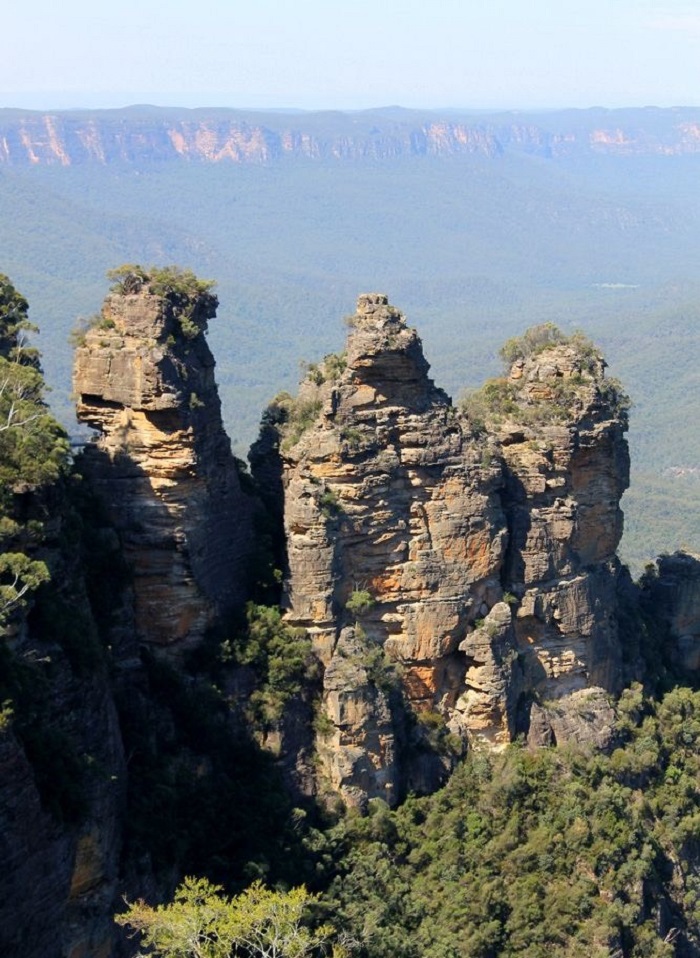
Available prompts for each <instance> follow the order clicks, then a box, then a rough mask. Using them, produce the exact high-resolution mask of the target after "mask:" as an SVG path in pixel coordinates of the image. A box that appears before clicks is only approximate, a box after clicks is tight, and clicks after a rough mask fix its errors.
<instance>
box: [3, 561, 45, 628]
mask: <svg viewBox="0 0 700 958" xmlns="http://www.w3.org/2000/svg"><path fill="white" fill-rule="evenodd" d="M48 580H49V570H48V568H47V566H46V563H45V562H41V561H39V560H37V559H30V558H29V556H27V555H25V554H24V553H23V552H4V553H2V554H0V635H2V633H3V626H4V623H5V621H6V619H7V616H8V615H9V613H10V612H12V610H13V609H16V608H18V607H19V606H22V605H25V603H26V599H25V596H26V595H27V593H29V592H33V591H34V590H35V589H38V588H39V586H40V585H41V584H42V583H43V582H48Z"/></svg>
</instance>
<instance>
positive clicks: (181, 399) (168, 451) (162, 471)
mask: <svg viewBox="0 0 700 958" xmlns="http://www.w3.org/2000/svg"><path fill="white" fill-rule="evenodd" d="M216 306H217V300H216V297H215V296H214V295H213V294H212V293H211V292H210V291H209V285H208V284H206V283H202V282H201V281H198V280H196V278H195V277H194V276H192V275H191V274H187V273H180V272H178V271H176V270H163V271H160V272H153V273H152V274H150V275H148V274H146V273H145V272H144V271H142V270H140V269H133V270H130V269H128V268H127V269H126V270H125V271H122V273H121V275H120V276H119V277H118V282H117V284H116V286H115V287H113V290H112V292H111V294H110V295H109V296H108V297H107V299H106V301H105V303H104V306H103V307H102V311H101V313H100V315H99V316H98V317H96V319H95V321H94V323H93V324H92V325H91V328H89V329H87V331H85V333H84V336H83V341H82V343H81V344H80V345H79V346H78V348H77V349H76V356H75V369H74V380H73V386H74V392H75V393H76V395H77V397H78V398H77V415H78V419H79V420H80V421H81V422H83V423H86V424H87V425H89V426H90V427H91V428H93V429H95V430H96V431H97V438H96V440H95V441H94V442H91V443H88V445H87V446H86V448H85V454H84V457H83V459H84V464H83V470H84V472H85V473H86V475H88V476H89V478H90V480H91V482H92V483H94V484H95V486H96V488H97V489H98V490H99V492H100V494H101V496H102V498H103V500H104V501H105V502H106V503H107V504H108V506H109V511H110V516H111V519H112V521H113V522H114V524H115V526H116V528H117V530H118V532H119V534H120V536H121V540H122V544H123V549H124V553H125V556H126V559H127V562H128V564H129V566H130V568H131V571H132V575H133V579H132V588H133V596H134V616H135V620H134V621H135V629H136V633H137V636H138V639H139V640H140V641H143V642H146V643H148V644H151V645H153V646H160V647H164V648H167V649H170V650H174V651H176V652H179V651H181V650H182V648H184V647H186V646H190V645H193V644H196V643H197V642H198V641H199V640H200V639H201V638H202V636H203V635H204V633H205V631H206V629H207V627H208V626H209V625H210V624H211V623H212V621H213V620H214V619H215V617H216V616H217V615H220V614H222V613H225V612H226V611H227V610H230V609H231V608H234V607H235V606H236V605H240V604H241V602H242V601H244V599H245V598H246V590H247V584H246V583H247V577H246V560H247V556H248V550H249V549H250V529H251V505H250V501H249V499H248V497H247V496H246V495H245V494H244V493H243V491H242V489H241V485H240V481H239V476H238V471H237V467H236V464H235V461H234V459H233V456H232V454H231V450H230V443H229V440H228V437H227V436H226V433H225V432H224V429H223V425H222V422H221V412H220V403H219V398H218V393H217V389H216V383H215V380H214V359H213V357H212V355H211V352H210V350H209V347H208V345H207V343H206V340H205V338H204V331H205V330H206V327H207V322H208V321H209V320H210V319H211V318H212V317H213V316H214V314H215V310H216Z"/></svg>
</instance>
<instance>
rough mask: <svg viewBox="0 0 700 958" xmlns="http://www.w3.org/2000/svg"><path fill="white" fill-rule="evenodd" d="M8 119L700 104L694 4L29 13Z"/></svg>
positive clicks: (108, 2)
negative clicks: (42, 113) (132, 110)
mask: <svg viewBox="0 0 700 958" xmlns="http://www.w3.org/2000/svg"><path fill="white" fill-rule="evenodd" d="M1 40H2V46H1V49H2V55H1V56H0V106H2V107H22V108H31V109H64V108H72V107H91V108H97V107H118V106H126V105H130V104H134V103H152V104H158V105H163V106H169V105H180V106H186V107H195V106H230V107H249V108H257V109H260V108H266V109H273V108H300V109H364V108H368V107H375V106H388V105H394V104H396V105H400V106H404V107H417V108H420V107H425V108H463V109H465V108H467V109H489V110H492V109H535V108H536V109H545V108H548V107H551V108H561V107H566V106H570V107H590V106H605V107H617V106H648V105H653V106H698V105H700V5H699V4H698V3H697V0H694V2H686V0H667V2H664V0H578V2H574V0H433V5H432V9H431V8H429V6H428V3H427V2H426V0H354V2H352V3H351V2H346V0H295V2H292V0H247V2H245V3H244V2H241V0H169V2H168V3H163V2H162V0H119V2H118V3H115V2H114V0H60V2H57V0H27V2H25V3H22V2H13V3H11V4H8V5H7V8H6V9H5V10H4V11H3V25H2V35H1Z"/></svg>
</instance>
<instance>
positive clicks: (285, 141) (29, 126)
mask: <svg viewBox="0 0 700 958" xmlns="http://www.w3.org/2000/svg"><path fill="white" fill-rule="evenodd" d="M698 151H700V116H699V114H698V111H697V110H694V109H685V110H644V111H642V110H602V109H599V110H590V111H583V110H582V111H576V110H570V111H564V112H558V113H547V114H531V115H526V114H522V113H517V114H507V113H505V114H503V113H502V114H497V115H493V116H484V115H480V116H474V115H466V116H464V117H461V116H459V117H458V116H455V114H454V113H450V114H449V115H447V116H445V115H442V114H440V113H434V112H429V113H425V112H418V111H416V112H413V111H408V110H404V111H400V110H398V111H397V110H386V111H381V110H372V111H368V112H367V113H353V114H342V113H335V114H323V113H320V114H313V113H308V114H301V115H299V116H295V117H290V116H289V115H288V114H277V115H276V114H274V113H271V112H269V113H264V114H255V113H251V112H250V111H234V110H216V109H208V110H207V109H200V110H184V109H182V110H175V109H171V110H160V109H157V108H154V107H153V108H130V109H124V110H102V111H92V112H86V111H80V112H71V111H59V112H54V113H39V112H31V111H19V110H6V111H0V165H5V164H6V165H12V166H42V165H57V166H72V165H77V164H81V163H97V164H112V163H129V164H144V163H145V164H152V163H154V162H156V163H159V162H168V161H185V162H191V161H195V162H203V163H207V164H209V163H236V164H250V163H254V164H259V163H269V162H274V161H279V160H283V159H287V158H296V159H308V160H315V161H318V160H330V161H338V160H363V159H372V160H378V159H379V160H384V159H392V158H396V157H406V156H440V157H448V156H470V155H477V156H482V157H498V156H501V155H502V154H504V153H511V152H516V153H518V152H519V153H531V154H537V155H539V156H543V157H547V158H556V157H567V156H572V155H585V154H611V155H618V156H619V155H621V156H635V155H662V156H675V155H684V154H695V153H697V152H698Z"/></svg>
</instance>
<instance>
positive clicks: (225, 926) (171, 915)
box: [115, 878, 341, 958]
mask: <svg viewBox="0 0 700 958" xmlns="http://www.w3.org/2000/svg"><path fill="white" fill-rule="evenodd" d="M317 900H318V896H316V895H312V894H310V893H309V892H308V891H307V890H306V888H305V887H304V886H300V887H298V888H292V889H291V891H288V892H280V891H274V890H272V889H269V888H266V887H265V886H264V885H263V884H262V883H261V882H254V883H253V884H252V885H251V886H250V887H249V888H247V889H246V890H245V891H244V892H242V893H241V894H240V895H236V896H234V897H233V898H227V897H226V896H225V895H223V894H222V889H221V888H220V887H219V886H217V885H212V884H211V883H210V882H208V881H207V880H206V879H205V878H186V879H185V880H184V882H183V883H182V884H181V885H180V886H179V887H178V889H177V891H176V892H175V898H174V901H172V902H171V903H170V904H167V905H157V906H156V907H155V908H152V907H151V906H150V905H147V904H146V903H145V902H144V901H137V902H135V903H134V904H131V905H129V908H128V911H127V912H126V913H125V914H123V915H117V916H116V919H115V920H116V922H117V923H118V924H120V925H128V926H129V927H131V928H133V929H134V932H135V933H140V934H141V936H142V943H143V944H144V945H146V946H147V947H148V948H150V949H152V951H153V954H154V955H157V956H160V958H312V956H316V955H322V954H326V953H327V949H328V947H329V946H330V937H331V935H332V933H333V929H332V928H331V927H330V926H329V925H321V926H320V927H318V928H316V929H315V930H313V929H311V928H310V927H309V926H308V924H307V920H308V919H307V914H306V913H307V911H308V908H309V906H310V905H312V904H313V903H315V902H316V901H317ZM333 954H334V955H335V956H336V958H340V954H341V953H340V951H338V950H337V948H334V949H333Z"/></svg>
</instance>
